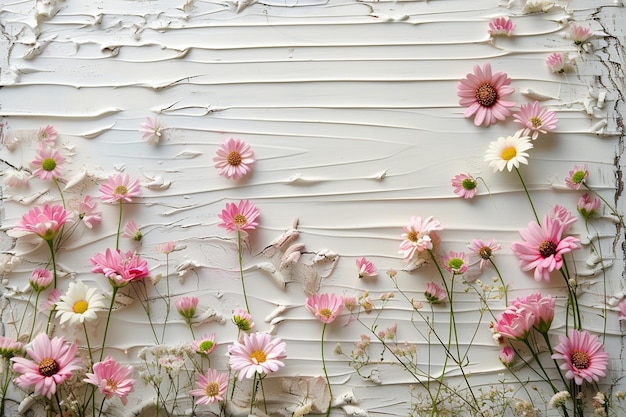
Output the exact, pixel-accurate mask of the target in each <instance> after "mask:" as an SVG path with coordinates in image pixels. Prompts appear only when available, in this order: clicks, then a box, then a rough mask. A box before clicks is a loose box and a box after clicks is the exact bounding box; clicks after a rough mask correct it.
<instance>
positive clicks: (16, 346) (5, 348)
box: [0, 336, 24, 372]
mask: <svg viewBox="0 0 626 417" xmlns="http://www.w3.org/2000/svg"><path fill="white" fill-rule="evenodd" d="M23 349H24V344H23V343H21V342H18V341H17V340H14V339H11V338H9V337H5V336H0V356H2V357H3V358H7V359H10V358H12V357H13V356H15V355H18V354H20V353H22V350H23ZM5 372H6V371H5Z"/></svg>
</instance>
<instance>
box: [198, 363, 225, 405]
mask: <svg viewBox="0 0 626 417" xmlns="http://www.w3.org/2000/svg"><path fill="white" fill-rule="evenodd" d="M196 387H197V388H196V389H193V390H191V391H189V395H191V396H192V397H197V399H196V405H200V404H213V403H214V402H216V401H223V400H224V395H225V394H226V390H227V388H228V375H227V374H224V373H220V372H218V371H216V370H215V369H211V368H209V369H207V371H206V374H202V373H198V375H197V376H196Z"/></svg>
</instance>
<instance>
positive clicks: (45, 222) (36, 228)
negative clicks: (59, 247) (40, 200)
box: [12, 204, 68, 241]
mask: <svg viewBox="0 0 626 417" xmlns="http://www.w3.org/2000/svg"><path fill="white" fill-rule="evenodd" d="M67 221H68V216H67V212H66V211H65V209H64V208H63V206H62V205H54V206H49V205H48V204H45V205H44V206H43V207H41V208H40V207H33V208H32V209H30V210H29V211H28V212H27V213H26V214H24V215H23V216H22V220H20V221H19V222H18V223H17V224H16V225H15V227H14V228H13V229H12V235H13V236H14V237H19V236H22V235H27V234H35V235H37V236H39V237H40V238H42V239H43V240H47V241H51V240H52V239H54V237H55V236H56V235H57V233H59V231H60V230H61V229H62V228H63V226H64V225H65V223H66V222H67ZM16 232H17V233H16Z"/></svg>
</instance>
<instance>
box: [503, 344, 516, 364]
mask: <svg viewBox="0 0 626 417" xmlns="http://www.w3.org/2000/svg"><path fill="white" fill-rule="evenodd" d="M514 359H515V351H514V350H513V348H512V347H511V346H503V347H502V349H500V362H502V364H503V365H504V366H506V367H507V368H508V367H509V366H511V365H512V364H513V360H514Z"/></svg>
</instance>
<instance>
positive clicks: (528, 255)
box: [511, 216, 580, 281]
mask: <svg viewBox="0 0 626 417" xmlns="http://www.w3.org/2000/svg"><path fill="white" fill-rule="evenodd" d="M563 229H564V226H563V224H561V222H560V221H559V220H557V219H553V218H550V216H545V217H544V220H543V224H542V225H541V226H540V225H539V224H537V223H536V222H530V223H528V228H527V229H524V230H521V231H520V235H521V236H522V239H524V241H523V242H514V243H513V244H512V245H511V250H512V251H513V253H515V255H517V257H518V258H519V265H520V268H521V269H522V270H523V271H530V270H531V269H534V270H535V273H534V277H535V280H536V281H542V280H543V281H550V272H552V271H554V270H555V269H556V270H558V269H561V266H563V254H565V253H568V252H571V251H573V250H575V249H578V247H579V245H578V244H579V242H580V239H578V238H575V237H573V236H567V237H562V234H563Z"/></svg>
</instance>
